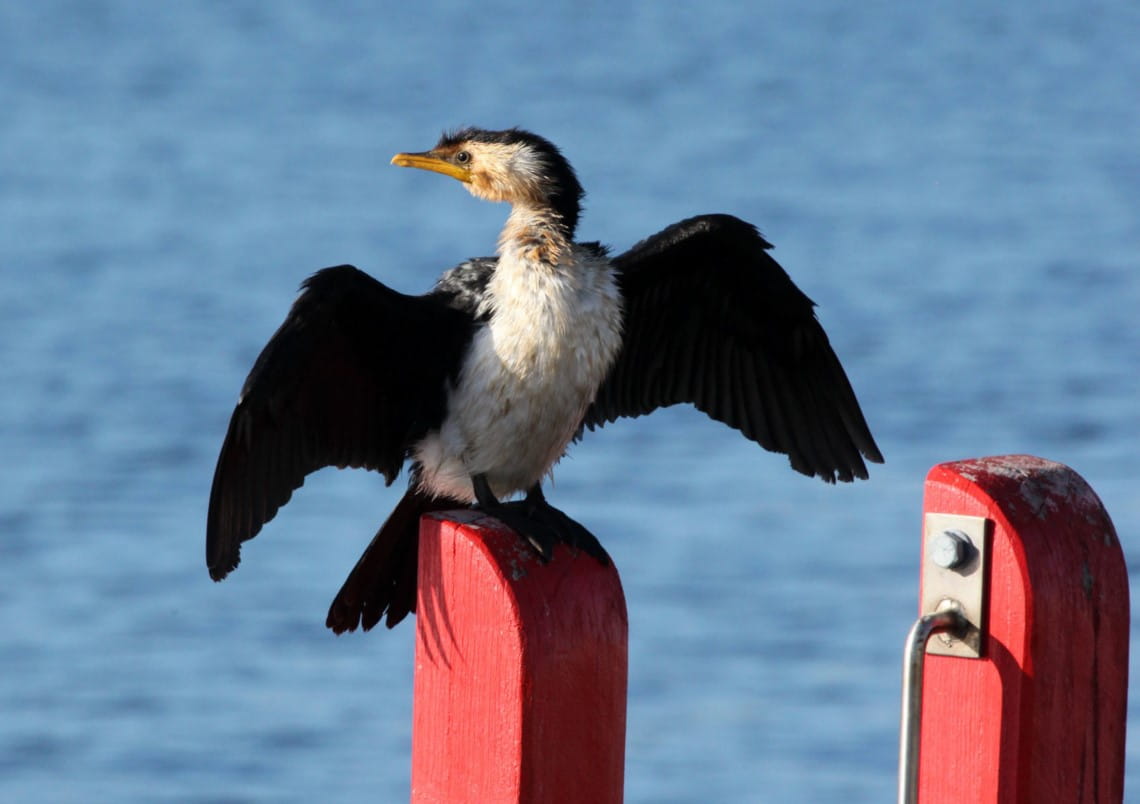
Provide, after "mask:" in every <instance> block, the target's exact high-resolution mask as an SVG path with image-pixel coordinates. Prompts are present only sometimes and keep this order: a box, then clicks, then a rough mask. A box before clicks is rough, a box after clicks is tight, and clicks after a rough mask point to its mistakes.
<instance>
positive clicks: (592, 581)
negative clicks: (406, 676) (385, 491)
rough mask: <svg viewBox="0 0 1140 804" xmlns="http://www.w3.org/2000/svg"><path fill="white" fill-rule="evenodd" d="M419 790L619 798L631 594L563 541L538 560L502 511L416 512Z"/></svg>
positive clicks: (522, 798) (429, 797)
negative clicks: (490, 514) (497, 516)
mask: <svg viewBox="0 0 1140 804" xmlns="http://www.w3.org/2000/svg"><path fill="white" fill-rule="evenodd" d="M419 550H420V557H419V578H418V580H419V592H418V598H417V613H416V675H415V703H414V711H413V725H412V801H413V802H414V804H427V802H457V801H472V802H480V804H483V803H484V802H486V803H487V804H491V803H492V802H540V801H541V802H582V801H589V802H600V803H604V802H620V801H621V800H622V787H623V779H624V767H625V711H626V666H627V665H626V637H627V631H628V622H627V618H626V609H625V598H624V596H623V594H622V590H621V582H620V580H619V579H618V574H617V570H616V569H615V568H614V567H613V566H609V567H603V566H601V565H600V564H599V563H598V562H597V561H595V560H594V559H593V558H591V557H589V556H587V555H585V554H580V555H572V554H571V552H570V551H569V550H568V549H567V548H565V547H562V546H559V547H558V549H557V550H556V551H555V555H554V559H553V560H552V561H551V562H550V563H548V564H543V563H541V562H540V561H539V560H538V559H537V557H536V556H535V555H534V553H533V552H532V551H531V550H530V549H529V548H527V547H526V546H525V545H524V544H523V543H522V542H521V541H520V540H519V537H518V536H517V535H516V534H515V533H514V532H512V531H510V530H508V529H507V528H505V527H504V526H503V525H502V524H500V523H499V522H498V521H497V520H494V519H490V518H487V517H483V516H480V515H477V514H473V513H470V512H458V511H456V512H450V513H447V514H437V515H431V516H428V517H425V518H424V519H423V521H422V522H421V523H420V547H419Z"/></svg>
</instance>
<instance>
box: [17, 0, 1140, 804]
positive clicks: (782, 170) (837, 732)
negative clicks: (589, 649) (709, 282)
mask: <svg viewBox="0 0 1140 804" xmlns="http://www.w3.org/2000/svg"><path fill="white" fill-rule="evenodd" d="M381 9H382V10H381ZM1138 23H1140V13H1138V12H1137V9H1136V6H1135V5H1134V4H1131V3H1124V2H1120V3H1101V4H1093V5H1081V6H1078V5H1077V4H1068V5H1064V4H1062V5H1061V6H1059V7H1057V8H1055V9H1054V10H1046V9H1044V8H1043V7H1042V5H1041V4H1038V3H1028V2H1025V3H1021V2H1015V3H1011V4H993V3H988V2H977V1H976V0H966V1H965V2H957V3H950V4H945V3H943V4H909V5H907V4H904V5H900V4H878V3H871V4H859V5H853V4H850V3H841V2H825V3H813V4H791V3H788V4H783V5H781V4H774V3H761V4H740V3H727V2H725V3H722V2H715V1H714V2H706V3H702V4H700V7H699V10H698V8H697V6H695V5H689V6H674V5H673V4H655V3H645V4H636V5H630V6H626V5H622V4H617V5H614V4H606V5H604V6H603V5H602V4H596V3H585V4H582V3H562V4H547V5H546V6H543V7H542V10H539V7H538V6H528V5H522V4H520V5H519V6H517V7H516V6H512V5H509V4H503V3H495V2H487V3H478V4H469V3H437V2H423V3H417V4H404V5H403V6H399V7H383V8H382V7H381V6H380V5H379V4H366V3H357V4H352V3H349V4H336V5H334V4H322V3H289V4H284V3H282V4H275V5H272V6H271V5H268V4H258V3H252V2H247V3H234V4H224V5H223V4H149V5H142V4H136V3H128V2H111V1H108V2H74V3H65V2H38V3H23V4H16V3H10V4H7V5H5V7H4V10H2V11H0V97H2V98H3V108H4V113H3V121H2V122H0V231H2V234H0V256H2V265H0V387H2V388H3V393H0V449H2V451H3V456H4V460H3V461H2V462H0V628H2V632H0V633H2V638H0V667H2V668H3V671H2V672H0V799H3V800H5V801H37V800H39V801H53V802H69V801H122V802H127V801H165V800H170V801H174V800H177V801H221V800H225V801H318V800H320V801H356V800H363V799H368V800H373V801H399V800H405V799H406V798H407V792H408V764H409V740H410V731H409V730H410V725H409V724H410V709H411V674H412V636H413V629H412V628H411V627H410V626H405V627H402V628H399V629H397V630H396V631H394V632H390V633H388V632H384V633H381V632H374V633H371V634H368V635H365V636H360V635H354V636H348V637H343V638H340V639H336V638H333V636H332V635H331V634H330V633H329V632H327V631H326V630H325V629H324V627H323V619H324V612H325V608H326V606H327V604H328V601H329V600H330V598H331V596H332V594H333V593H334V592H335V591H336V589H337V588H338V587H339V584H340V583H341V581H342V579H343V577H344V574H345V573H346V572H347V570H348V569H349V568H350V567H351V565H352V563H353V562H354V561H355V559H356V556H357V554H358V553H359V551H360V549H361V548H362V547H363V545H364V543H365V542H366V541H367V539H368V538H370V536H371V534H372V532H373V531H374V529H375V527H376V525H377V524H378V523H379V522H380V520H381V519H382V518H383V516H384V515H385V513H386V512H387V511H388V510H389V509H390V507H391V506H392V504H393V503H394V501H395V499H396V497H397V495H398V493H399V492H398V490H397V489H385V488H384V487H383V484H382V481H381V480H380V478H379V477H378V476H375V475H370V474H366V473H351V472H339V473H338V472H336V471H333V470H326V471H324V472H322V473H319V474H317V475H315V476H314V477H312V478H311V479H310V481H309V482H308V483H307V484H306V486H305V488H304V490H303V491H302V492H301V493H299V494H298V495H297V497H296V498H295V500H294V501H293V502H292V503H290V505H289V507H288V508H286V509H285V510H284V512H283V514H282V515H281V516H279V517H278V519H277V520H275V521H274V522H273V523H272V524H271V525H270V526H269V527H267V529H266V530H265V531H264V533H263V535H262V536H260V537H259V538H258V539H257V540H255V541H254V542H251V543H250V544H249V545H248V546H247V549H246V552H245V559H246V560H245V562H244V563H243V565H242V567H241V569H240V571H238V572H237V573H235V574H234V575H233V576H232V577H231V578H230V579H228V580H227V581H226V583H224V584H220V585H215V584H212V583H211V582H210V581H209V579H208V577H207V575H206V572H205V568H204V567H203V565H202V542H203V535H204V534H203V530H204V520H205V508H206V501H207V496H208V491H209V482H210V477H211V473H212V471H213V463H214V460H215V458H216V455H217V449H218V446H219V445H220V443H221V437H222V434H223V432H224V427H225V424H226V421H227V418H228V416H229V413H230V411H231V409H232V405H233V402H234V401H235V398H236V395H237V391H238V389H239V387H240V385H241V382H242V380H243V378H244V376H245V373H246V372H247V371H248V369H249V367H250V365H251V364H252V361H253V359H254V357H255V356H256V354H257V351H258V349H259V348H260V346H261V345H262V344H263V343H264V342H265V341H266V339H267V338H268V337H269V335H270V334H271V333H272V331H273V329H274V328H275V327H276V325H277V324H278V323H279V322H280V320H281V318H282V317H283V316H284V314H285V311H286V310H287V307H288V305H289V303H290V302H291V300H292V298H293V295H294V292H295V289H296V287H297V284H298V283H299V282H300V280H301V279H302V278H304V277H305V276H306V275H307V274H309V273H310V272H312V271H313V270H315V269H317V268H320V267H322V266H325V265H331V264H335V263H340V262H352V263H355V264H357V265H359V266H360V267H362V268H364V269H365V270H368V271H370V272H371V273H373V274H375V275H377V276H379V277H381V278H383V280H384V281H385V282H387V283H389V284H391V285H393V286H394V287H397V288H399V289H401V290H405V291H417V290H422V289H425V288H426V287H427V286H428V284H429V283H430V281H431V280H432V279H433V278H434V276H435V274H436V273H438V271H440V270H441V269H443V268H444V267H447V266H449V265H451V264H454V263H455V262H456V261H458V260H459V259H461V258H463V257H466V256H469V255H473V254H482V253H488V252H490V251H491V250H492V249H493V247H494V242H495V237H496V234H497V231H498V227H499V225H500V224H501V221H502V219H503V217H504V214H505V210H504V209H503V208H501V207H497V206H494V205H489V204H480V203H478V202H476V201H474V200H473V199H471V198H470V197H468V196H467V194H466V193H463V192H462V191H461V190H460V189H459V188H458V187H456V186H455V185H454V184H453V183H450V182H446V181H444V180H442V179H441V178H439V177H436V178H431V177H429V176H426V175H424V174H421V173H418V172H415V171H398V170H395V169H393V168H389V167H388V166H387V163H388V159H389V158H390V156H391V155H392V154H393V153H395V152H396V151H398V150H419V149H422V148H424V147H427V146H429V145H431V144H432V143H433V142H434V141H435V138H436V136H437V135H438V133H439V130H440V129H442V128H444V127H453V126H458V125H462V124H468V123H471V124H478V125H483V126H487V127H503V126H508V125H516V124H517V125H522V126H525V127H529V128H532V129H534V130H536V131H538V132H540V133H542V134H544V135H546V136H548V137H550V138H551V139H553V140H554V141H555V142H557V143H558V144H560V145H561V146H562V148H563V150H564V151H565V152H566V154H567V155H568V156H569V158H570V159H571V160H572V161H573V163H574V164H575V166H576V167H577V169H578V171H579V175H580V177H581V178H582V180H583V183H584V184H585V185H586V187H587V189H588V190H589V191H590V196H589V197H588V199H587V205H588V206H587V210H586V214H585V217H584V220H583V225H582V228H581V234H582V236H583V237H584V238H587V239H601V240H603V241H606V242H608V243H611V244H612V245H613V246H615V247H616V248H624V247H626V246H628V245H629V244H631V243H632V242H634V241H635V240H637V239H639V238H641V237H643V236H645V235H647V234H649V233H650V232H652V231H655V230H656V229H658V228H660V227H661V226H663V225H665V224H667V223H669V222H672V221H674V220H677V219H679V218H682V217H685V216H688V215H691V214H695V213H699V212H713V211H724V212H731V213H734V214H737V215H739V216H741V217H744V218H747V219H749V220H752V221H755V222H756V223H757V224H758V225H759V226H760V227H761V228H762V229H763V231H764V233H765V234H766V235H767V236H768V238H769V239H770V240H772V241H773V242H775V243H776V245H777V247H778V248H777V251H776V256H777V257H778V259H780V260H781V261H782V263H783V264H784V265H785V267H786V268H787V269H788V270H789V272H790V273H791V274H792V276H793V277H794V278H795V279H796V280H797V282H798V283H799V284H800V285H801V286H802V287H803V288H804V290H805V291H806V292H807V293H808V294H809V295H811V296H812V297H813V298H814V299H815V300H816V301H817V302H819V304H820V317H821V320H822V321H823V323H824V325H825V326H826V327H827V329H828V331H829V333H830V334H831V337H832V341H833V343H834V344H835V345H836V348H837V350H838V351H839V353H840V355H841V357H842V358H843V360H844V363H845V365H846V366H847V368H848V371H849V373H850V375H851V377H852V380H853V382H854V384H855V386H856V388H857V390H858V391H859V393H860V396H861V399H862V401H863V403H864V408H865V410H866V413H867V416H868V419H869V420H870V422H871V424H872V427H873V428H874V430H875V433H876V435H877V437H878V440H879V443H880V445H881V446H882V447H883V451H884V452H885V454H886V456H887V458H888V463H887V464H886V465H885V466H884V467H881V468H877V469H876V470H875V471H874V474H873V479H872V481H871V482H870V483H861V484H858V485H857V486H853V487H843V488H833V487H827V486H825V485H824V484H822V483H819V482H817V481H811V480H808V479H805V478H803V477H800V476H798V475H796V474H794V473H793V472H791V471H789V470H788V468H787V466H786V462H785V461H784V459H782V458H780V457H778V456H773V455H769V454H766V453H763V452H762V451H760V450H759V449H757V448H755V446H754V445H751V444H748V443H746V442H744V441H743V439H740V438H739V437H738V436H737V435H736V434H734V433H733V432H731V431H729V430H727V429H726V428H723V427H720V426H718V425H715V424H714V423H712V422H710V421H708V420H707V419H706V418H704V417H703V416H701V415H700V414H697V413H693V412H691V411H684V410H670V411H665V412H662V413H659V414H656V415H654V416H652V417H649V418H648V419H645V420H639V421H636V422H623V423H620V424H618V425H615V426H611V427H607V428H605V430H604V431H602V432H600V433H597V434H593V435H590V436H589V437H588V438H587V439H586V440H585V441H584V442H583V443H582V444H580V445H579V446H578V447H577V448H576V449H575V450H574V451H573V453H572V455H571V456H570V457H569V458H567V459H566V460H565V461H563V463H562V464H561V465H560V466H559V468H558V471H557V476H556V479H555V483H554V485H553V487H552V488H551V489H550V492H549V493H550V495H551V497H552V498H553V499H554V501H555V502H556V504H559V505H560V506H561V507H564V508H565V509H567V510H568V511H570V512H572V513H573V514H574V515H575V516H576V517H578V518H580V519H581V520H582V521H583V522H585V523H586V524H587V525H589V526H590V527H591V528H592V529H593V530H594V531H595V532H596V533H598V534H600V535H601V537H602V539H603V541H604V542H605V543H606V544H607V546H608V548H609V550H610V552H611V553H612V554H613V556H614V557H615V559H616V561H617V563H618V565H619V567H620V568H621V571H622V576H623V579H624V582H625V587H626V594H627V597H628V603H629V609H630V618H631V633H630V655H631V666H630V673H631V675H630V701H629V733H628V763H627V784H626V789H627V798H628V800H630V801H654V802H657V801H677V802H689V801H693V802H695V801H759V802H766V801H770V802H784V801H832V800H839V799H842V800H844V801H849V802H854V801H860V802H861V801H867V802H881V801H885V800H889V799H890V798H891V796H892V795H893V790H894V772H895V768H894V763H895V757H896V739H897V732H896V719H897V706H898V705H897V696H898V674H899V671H898V666H899V653H900V650H901V642H902V637H903V635H904V633H905V631H906V629H907V627H908V626H909V624H910V622H911V620H912V619H913V617H914V613H915V609H916V598H917V580H918V579H917V569H916V564H917V555H918V537H919V524H920V523H919V511H920V507H921V488H922V482H923V477H924V475H925V473H926V471H927V469H928V468H929V467H930V466H931V465H933V464H935V463H938V462H941V461H945V460H952V459H957V458H964V457H972V456H979V455H986V454H1000V453H1009V452H1028V453H1034V454H1038V455H1042V456H1045V457H1048V458H1052V459H1054V460H1059V461H1062V462H1064V463H1067V464H1069V465H1071V466H1072V467H1074V468H1075V469H1076V470H1077V471H1079V472H1081V473H1082V474H1083V475H1084V476H1085V477H1086V478H1087V479H1088V480H1089V482H1090V483H1091V484H1092V485H1093V487H1094V488H1096V489H1097V491H1098V492H1099V494H1100V496H1101V497H1102V499H1103V500H1104V501H1105V503H1106V505H1107V506H1108V509H1109V511H1110V513H1111V514H1112V516H1113V518H1114V520H1115V522H1116V525H1117V528H1118V530H1119V532H1120V535H1121V538H1122V540H1123V542H1124V545H1125V550H1126V553H1127V554H1128V555H1129V556H1130V557H1131V558H1132V563H1133V564H1135V563H1136V559H1137V547H1136V545H1137V541H1136V539H1137V530H1138V528H1140V502H1138V500H1140V495H1137V494H1136V481H1137V469H1136V459H1135V456H1136V453H1137V449H1138V447H1140V404H1138V395H1140V393H1138V392H1140V334H1138V333H1140V330H1138V327H1137V324H1136V315H1137V310H1138V309H1140V278H1138V272H1137V267H1138V266H1137V254H1138V253H1140V218H1138V217H1137V210H1138V209H1140V156H1138V153H1140V152H1138V150H1137V142H1140V106H1138V105H1137V103H1136V87H1137V86H1138V85H1140V51H1138V50H1137V48H1136V47H1135V39H1136V31H1137V30H1140V25H1138ZM1133 698H1134V699H1135V698H1136V696H1135V695H1134V696H1133ZM1132 711H1133V713H1135V712H1136V711H1137V710H1136V709H1135V707H1133V710H1132ZM1138 722H1140V721H1138V719H1137V715H1136V714H1133V717H1132V723H1133V725H1134V726H1135V725H1136V724H1137V723H1138ZM1138 763H1140V754H1138V753H1137V751H1136V750H1132V751H1130V753H1129V770H1130V771H1131V775H1132V776H1133V777H1135V775H1136V773H1137V772H1140V764H1138ZM1133 786H1134V785H1133Z"/></svg>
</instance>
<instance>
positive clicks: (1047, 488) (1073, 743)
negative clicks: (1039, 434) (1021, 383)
mask: <svg viewBox="0 0 1140 804" xmlns="http://www.w3.org/2000/svg"><path fill="white" fill-rule="evenodd" d="M924 511H925V512H926V514H927V520H926V521H927V524H928V527H927V531H928V532H927V534H926V538H925V539H924V550H923V567H924V570H923V576H924V583H928V582H929V583H930V584H931V585H933V584H934V582H933V581H931V580H930V579H931V577H932V576H931V575H930V574H929V566H928V563H929V562H934V563H935V564H937V565H938V566H940V567H946V566H948V565H950V564H952V563H954V561H955V556H954V555H953V552H954V550H953V549H951V548H954V547H955V538H954V536H953V533H951V535H950V536H946V535H945V534H946V531H941V532H940V533H934V534H932V533H930V532H929V531H930V524H929V523H930V522H931V519H930V515H931V514H934V515H939V514H953V515H967V516H976V517H984V518H985V527H986V529H987V530H988V534H987V536H986V540H988V542H989V547H988V549H986V548H985V547H984V546H983V547H982V549H983V550H985V551H986V552H985V555H984V556H982V558H983V560H984V563H983V565H982V566H983V568H984V570H985V573H986V574H987V575H988V578H985V579H983V580H984V583H985V597H986V599H985V601H984V604H983V607H982V609H981V612H980V615H979V616H980V617H981V619H982V622H981V644H980V648H981V651H980V652H981V656H980V658H961V657H959V656H951V655H930V654H931V653H933V651H928V655H927V656H926V661H925V670H924V675H923V694H924V698H925V700H924V702H923V707H922V710H923V711H922V722H921V732H920V738H921V743H920V752H921V760H920V766H919V776H918V800H919V801H920V802H921V803H922V804H968V802H1002V803H1003V804H1004V803H1005V802H1034V804H1048V803H1049V802H1076V801H1083V802H1114V803H1115V802H1119V801H1121V800H1122V798H1123V789H1124V730H1125V714H1126V702H1127V700H1126V699H1127V686H1128V624H1129V602H1128V577H1127V573H1126V570H1125V566H1124V557H1123V554H1122V552H1121V548H1120V543H1119V542H1118V541H1117V538H1116V532H1115V530H1114V529H1113V526H1112V522H1111V520H1110V519H1109V517H1108V514H1107V513H1106V512H1105V510H1104V508H1103V506H1102V505H1101V502H1100V500H1099V499H1098V498H1097V496H1096V494H1095V493H1094V492H1093V491H1092V489H1091V488H1089V486H1088V485H1087V484H1086V483H1085V481H1084V480H1083V479H1082V478H1081V477H1080V476H1079V475H1077V473H1076V472H1074V471H1073V470H1071V469H1069V468H1068V467H1066V466H1063V465H1061V464H1058V463H1053V462H1051V461H1046V460H1042V459H1040V458H1034V457H1031V456H1026V455H1013V456H1004V457H996V458H982V459H978V460H968V461H959V462H955V463H946V464H941V465H939V466H935V467H934V468H933V469H932V470H931V471H930V473H929V475H928V476H927V479H926V495H925V503H924ZM938 521H942V520H938ZM938 527H941V526H938ZM936 529H937V527H936ZM938 539H942V541H941V542H938V541H937V540H938ZM939 551H941V553H940V552H939ZM986 565H988V568H987V566H986ZM926 592H927V590H924V594H923V599H924V600H925V601H926V607H931V606H935V607H936V605H937V603H938V602H939V601H935V600H933V599H932V597H931V596H930V595H928V594H926ZM935 597H937V595H935ZM923 613H926V612H925V611H924V612H923ZM937 639H938V637H937V636H935V637H934V638H933V639H932V640H931V645H932V646H933V647H934V648H935V649H937V647H938V646H937V645H935V644H934V643H935V641H936V640H937ZM946 644H947V643H946V642H945V640H944V642H943V646H944V647H945V645H946ZM949 644H951V645H953V643H952V642H951V643H949Z"/></svg>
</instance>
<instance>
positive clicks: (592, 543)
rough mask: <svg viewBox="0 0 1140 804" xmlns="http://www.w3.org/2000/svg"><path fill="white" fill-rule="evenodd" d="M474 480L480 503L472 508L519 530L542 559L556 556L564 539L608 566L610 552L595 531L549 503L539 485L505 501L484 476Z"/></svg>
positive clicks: (569, 545)
mask: <svg viewBox="0 0 1140 804" xmlns="http://www.w3.org/2000/svg"><path fill="white" fill-rule="evenodd" d="M473 480H474V485H475V497H476V499H478V502H477V503H476V504H475V505H474V506H472V507H473V508H475V509H476V510H479V511H482V512H483V513H485V514H488V515H489V516H493V517H495V518H496V519H498V520H500V521H501V522H502V523H503V524H504V525H506V526H507V527H509V528H511V530H513V531H515V532H516V533H518V534H519V535H520V536H521V537H523V538H524V539H525V540H526V541H527V543H528V544H529V545H530V546H531V547H532V548H534V551H535V552H536V553H538V556H539V558H541V559H542V560H543V561H549V560H550V559H551V558H552V557H553V555H554V546H555V545H556V544H558V543H559V542H561V543H562V544H565V545H567V546H568V547H573V548H575V549H578V550H582V551H583V552H585V553H587V554H588V555H591V556H593V557H594V558H595V559H597V561H598V562H599V563H601V564H602V565H603V566H608V565H609V563H610V557H609V554H608V553H606V550H605V548H604V547H602V545H601V543H600V542H599V541H598V540H597V538H596V537H595V536H594V534H592V533H590V531H588V530H586V528H585V527H583V526H582V525H580V524H579V523H577V522H575V521H574V520H573V519H571V518H570V517H569V516H567V515H566V514H564V513H563V512H562V511H559V510H558V509H557V508H555V507H554V506H553V505H551V504H550V503H548V502H547V501H546V497H545V496H543V493H542V489H541V488H539V486H538V484H535V485H534V486H533V487H532V488H531V489H530V491H528V492H527V495H526V498H525V499H522V500H518V501H517V502H508V503H504V502H499V500H498V499H497V498H496V497H495V495H494V494H492V493H491V488H490V486H489V485H488V484H487V479H486V478H485V477H484V476H483V475H475V477H474V478H473Z"/></svg>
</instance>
